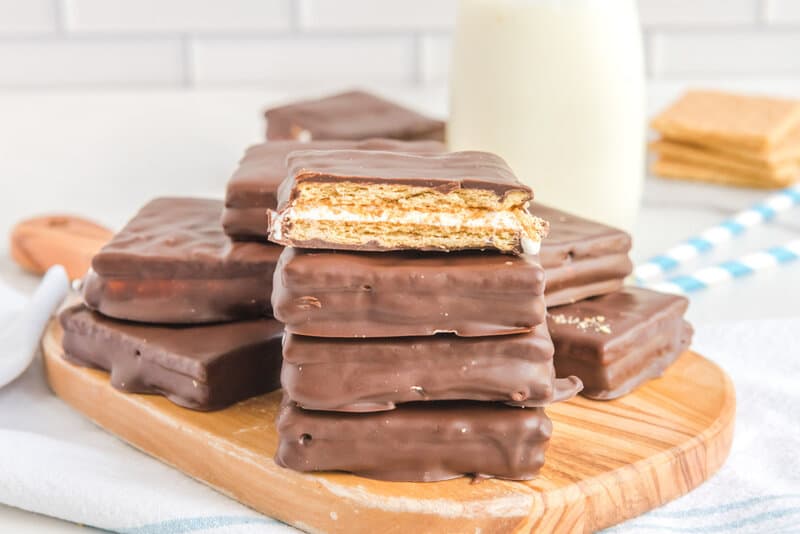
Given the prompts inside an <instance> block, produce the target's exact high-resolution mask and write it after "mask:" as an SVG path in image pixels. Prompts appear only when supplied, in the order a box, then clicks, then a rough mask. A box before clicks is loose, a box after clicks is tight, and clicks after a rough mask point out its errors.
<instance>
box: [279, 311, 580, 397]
mask: <svg viewBox="0 0 800 534" xmlns="http://www.w3.org/2000/svg"><path fill="white" fill-rule="evenodd" d="M283 359H284V363H283V370H282V371H281V383H282V384H283V390H284V392H285V393H286V394H287V395H288V396H289V398H291V399H292V400H293V401H294V402H295V403H297V404H298V405H299V406H300V407H301V408H305V409H310V410H334V411H341V412H372V411H381V410H392V409H394V408H395V406H396V405H399V404H402V403H407V402H415V401H439V400H464V399H466V400H476V401H495V402H505V403H508V404H511V405H516V406H528V407H531V406H546V405H548V404H550V403H553V402H558V401H562V400H565V399H567V398H570V397H572V396H573V395H575V393H577V392H578V391H579V390H580V381H579V380H578V379H577V378H575V377H569V378H567V379H556V378H555V368H554V367H553V344H552V342H551V341H550V335H549V334H548V333H547V325H546V324H544V323H543V324H540V325H538V326H536V327H534V329H533V330H532V331H531V332H530V333H528V334H517V335H511V336H497V337H472V338H466V337H457V336H453V335H446V334H443V335H438V336H427V337H397V338H370V339H341V338H318V337H307V336H298V335H295V334H287V335H286V338H285V340H284V344H283ZM333 376H335V377H336V379H335V380H331V377H333Z"/></svg>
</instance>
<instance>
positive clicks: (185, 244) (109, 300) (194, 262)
mask: <svg viewBox="0 0 800 534" xmlns="http://www.w3.org/2000/svg"><path fill="white" fill-rule="evenodd" d="M221 211H222V203H221V202H220V201H218V200H207V199H195V198H159V199H155V200H153V201H151V202H150V203H148V204H147V205H145V206H144V207H143V208H142V209H141V210H140V211H139V213H137V214H136V216H135V217H134V218H133V219H131V221H130V222H129V223H128V224H127V225H126V226H125V227H124V228H123V229H122V230H121V231H120V232H119V233H118V234H117V235H115V236H114V237H113V239H112V240H111V241H110V242H109V243H108V244H107V245H106V246H104V247H103V248H102V249H101V250H100V252H98V253H97V254H96V255H95V257H94V258H93V260H92V271H90V273H89V275H88V276H87V278H86V280H85V283H84V287H83V296H84V299H85V301H86V304H87V305H88V306H89V307H90V308H92V309H95V310H98V311H100V312H101V313H103V314H104V315H108V316H109V317H114V318H117V319H126V320H131V321H142V322H152V323H181V324H183V323H208V322H216V321H229V320H238V319H248V318H254V317H269V316H270V315H271V307H270V293H271V290H272V274H273V271H274V269H275V265H276V263H277V260H278V256H279V255H280V252H281V250H282V249H281V247H279V246H276V245H266V244H260V243H236V242H233V241H231V239H230V238H229V237H228V236H226V235H225V234H224V233H223V232H222V229H221V228H220V226H219V217H220V213H221Z"/></svg>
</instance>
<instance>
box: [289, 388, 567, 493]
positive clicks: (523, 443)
mask: <svg viewBox="0 0 800 534" xmlns="http://www.w3.org/2000/svg"><path fill="white" fill-rule="evenodd" d="M277 426H278V435H279V438H280V441H279V443H278V451H277V453H276V455H275V463H277V464H278V465H280V466H283V467H288V468H290V469H294V470H296V471H349V472H352V473H355V474H358V475H361V476H365V477H369V478H376V479H380V480H394V481H408V482H432V481H436V480H446V479H449V478H456V477H459V476H462V475H476V476H480V477H498V478H506V479H513V480H529V479H531V478H533V477H535V476H536V475H537V473H538V472H539V469H540V468H541V467H542V465H543V464H544V453H545V449H546V448H547V444H548V441H549V439H550V435H551V433H552V423H551V422H550V419H549V418H548V417H547V415H545V413H544V410H543V409H542V408H512V407H508V406H504V405H502V404H496V403H488V402H467V401H455V402H418V403H410V404H404V405H402V406H398V408H397V409H396V410H392V411H391V412H378V413H361V414H342V413H338V412H314V411H310V410H302V409H300V408H298V407H297V406H295V405H294V403H291V402H284V404H283V406H282V407H281V412H280V414H279V415H278V423H277Z"/></svg>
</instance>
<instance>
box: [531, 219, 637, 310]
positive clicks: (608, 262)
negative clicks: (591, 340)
mask: <svg viewBox="0 0 800 534" xmlns="http://www.w3.org/2000/svg"><path fill="white" fill-rule="evenodd" d="M531 212H532V213H533V214H534V215H536V216H537V217H541V218H542V219H544V220H546V221H547V222H548V223H550V232H549V233H548V234H547V239H545V240H544V241H542V248H541V251H540V252H539V260H540V261H541V262H542V267H544V270H545V275H546V277H547V288H546V289H545V300H546V301H547V306H548V307H553V306H560V305H562V304H568V303H570V302H576V301H579V300H583V299H585V298H588V297H594V296H597V295H604V294H606V293H611V292H613V291H617V290H618V289H620V288H621V287H622V284H623V281H624V279H625V277H626V276H628V275H629V274H630V273H631V271H632V270H633V264H632V263H631V260H630V258H629V257H628V252H629V251H630V249H631V236H630V235H628V234H627V233H626V232H623V231H622V230H618V229H616V228H612V227H610V226H606V225H605V224H601V223H598V222H594V221H590V220H588V219H583V218H581V217H577V216H575V215H571V214H569V213H565V212H563V211H561V210H557V209H555V208H549V207H547V206H543V205H541V204H538V203H537V204H534V205H533V206H532V207H531Z"/></svg>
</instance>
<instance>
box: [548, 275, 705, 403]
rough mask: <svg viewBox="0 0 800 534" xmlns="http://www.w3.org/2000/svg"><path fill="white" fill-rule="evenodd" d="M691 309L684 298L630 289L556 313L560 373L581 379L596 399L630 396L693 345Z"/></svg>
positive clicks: (553, 327) (553, 328)
mask: <svg viewBox="0 0 800 534" xmlns="http://www.w3.org/2000/svg"><path fill="white" fill-rule="evenodd" d="M687 306H688V301H687V300H686V299H685V298H684V297H679V296H676V295H668V294H665V293H658V292H655V291H650V290H647V289H640V288H633V287H631V288H625V289H622V290H620V291H617V292H614V293H610V294H608V295H603V296H601V297H595V298H590V299H587V300H584V301H581V302H577V303H575V304H569V305H567V306H561V307H558V308H555V309H551V310H550V313H549V315H548V317H547V324H548V326H549V328H550V334H551V336H552V337H553V344H554V345H555V349H556V352H555V366H556V374H557V375H558V376H571V375H575V376H578V377H579V378H580V379H581V381H583V385H584V389H583V391H582V393H581V394H582V395H584V396H586V397H589V398H592V399H601V400H606V399H614V398H617V397H620V396H622V395H625V394H627V393H630V392H631V391H633V390H634V389H635V388H636V387H638V386H639V385H641V384H643V383H644V382H646V381H647V380H649V379H651V378H656V377H658V376H661V374H662V373H663V372H664V370H665V369H666V368H667V367H668V366H669V365H670V364H671V363H672V362H673V361H675V360H676V359H677V358H678V356H680V355H681V353H682V352H683V351H684V350H686V348H687V347H688V346H689V343H690V341H691V338H692V333H693V331H692V327H691V325H689V323H687V322H686V321H685V320H684V319H683V314H684V313H685V312H686V308H687Z"/></svg>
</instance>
